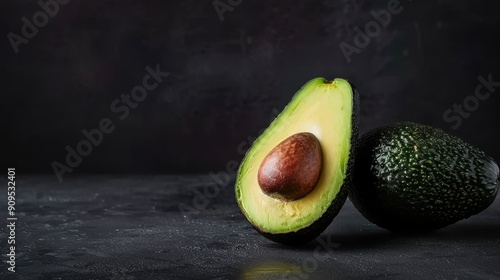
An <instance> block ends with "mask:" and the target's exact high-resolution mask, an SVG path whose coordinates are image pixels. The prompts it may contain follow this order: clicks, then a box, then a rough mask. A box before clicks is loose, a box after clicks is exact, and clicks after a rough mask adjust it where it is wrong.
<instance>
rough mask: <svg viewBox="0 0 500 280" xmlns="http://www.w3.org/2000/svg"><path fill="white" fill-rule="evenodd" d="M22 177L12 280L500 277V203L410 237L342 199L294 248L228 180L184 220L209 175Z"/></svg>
mask: <svg viewBox="0 0 500 280" xmlns="http://www.w3.org/2000/svg"><path fill="white" fill-rule="evenodd" d="M17 179H18V181H17V185H16V187H17V200H18V201H17V202H18V205H17V216H18V228H17V248H18V249H17V250H18V251H17V257H18V258H17V263H16V264H17V265H16V269H17V273H16V274H15V275H14V276H13V275H12V274H7V273H6V269H5V268H3V269H2V270H1V271H0V278H1V279H72V280H79V279H85V280H88V279H353V278H368V279H376V278H384V279H421V278H428V279H498V278H499V277H500V268H499V265H498V264H499V263H500V220H499V217H500V199H497V200H496V201H495V202H494V204H493V205H492V206H491V207H490V208H488V209H487V210H485V211H484V212H482V213H481V214H479V215H477V216H473V217H471V218H470V219H468V220H465V221H461V222H459V223H457V224H455V225H452V226H450V227H448V228H445V229H443V230H440V231H437V232H434V233H432V234H427V235H415V236H407V235H406V236H403V235H395V234H392V233H390V232H388V231H386V230H383V229H381V228H378V227H377V226H375V225H373V224H371V223H369V222H367V221H366V220H365V219H364V218H363V217H362V216H361V215H360V214H359V213H358V212H357V211H356V209H354V207H353V206H352V204H351V203H350V202H347V203H346V205H345V206H344V208H343V209H342V210H341V212H340V214H339V216H337V218H336V219H335V220H334V222H333V224H332V225H330V227H329V228H328V229H327V230H326V231H325V232H324V233H323V234H322V235H321V237H320V238H321V241H319V243H318V241H317V240H316V241H313V242H311V243H310V244H307V245H306V246H303V247H299V248H290V247H286V246H283V245H280V244H276V243H273V242H271V241H268V240H267V239H265V238H263V237H262V236H260V235H259V234H258V233H257V232H256V231H254V230H253V229H252V228H251V227H250V225H249V224H248V223H247V222H246V221H245V220H244V218H243V216H242V215H241V214H240V212H239V209H238V207H237V205H236V203H235V201H234V198H233V195H234V193H233V185H232V183H230V184H228V185H227V186H225V187H223V188H221V189H220V192H219V193H218V194H217V195H213V196H212V195H210V198H208V199H207V200H206V201H203V200H200V196H198V201H199V202H200V201H201V202H208V205H207V206H206V207H205V209H203V210H200V211H199V213H191V214H187V215H182V214H181V212H180V210H179V205H180V204H181V203H183V204H184V205H185V206H191V207H193V205H194V204H193V198H195V197H196V193H200V192H201V193H203V192H204V191H205V190H204V189H205V188H206V190H207V191H213V192H212V194H214V193H216V191H215V192H214V190H217V189H216V188H215V187H216V184H215V183H214V182H213V181H211V179H210V177H208V176H88V177H73V178H72V179H70V180H66V181H64V182H63V183H61V184H59V183H56V182H54V179H53V178H52V177H51V176H49V177H47V176H27V177H26V176H25V177H24V178H23V176H22V175H21V174H18V178H17ZM197 191H199V192H197ZM0 199H1V201H5V193H2V194H1V195H0ZM5 212H6V211H2V213H5ZM2 215H4V216H3V217H2V218H3V219H4V221H5V214H2ZM0 240H2V244H4V242H5V240H6V233H5V231H4V230H2V235H1V238H0ZM321 243H324V244H325V243H327V245H326V247H328V248H329V249H328V251H327V250H326V249H325V247H322V246H321V245H320V244H321ZM328 244H329V245H328ZM2 248H5V247H4V246H2ZM2 250H5V249H2ZM4 253H5V252H2V255H3V258H5V254H4ZM315 256H316V257H318V258H319V259H315Z"/></svg>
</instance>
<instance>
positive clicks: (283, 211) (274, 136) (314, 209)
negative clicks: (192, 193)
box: [235, 78, 358, 244]
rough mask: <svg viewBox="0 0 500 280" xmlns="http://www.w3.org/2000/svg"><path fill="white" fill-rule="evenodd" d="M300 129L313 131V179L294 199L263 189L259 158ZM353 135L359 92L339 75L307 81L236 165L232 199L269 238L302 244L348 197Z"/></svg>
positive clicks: (356, 132) (320, 229) (356, 122)
mask: <svg viewBox="0 0 500 280" xmlns="http://www.w3.org/2000/svg"><path fill="white" fill-rule="evenodd" d="M300 134H307V135H309V134H312V135H314V137H315V138H316V139H317V140H318V142H319V145H320V147H321V156H322V162H321V172H320V174H319V177H318V178H317V179H318V180H317V183H316V184H315V186H313V189H312V190H311V191H310V192H309V193H307V194H306V195H305V196H303V197H300V198H297V199H295V200H283V199H279V196H278V198H277V196H271V195H269V194H266V193H265V192H264V191H263V190H262V188H261V186H260V184H259V183H260V181H259V169H260V167H261V165H262V162H263V161H264V159H265V158H267V155H268V154H270V152H271V151H272V150H273V149H275V147H277V146H279V145H280V143H283V141H284V140H286V139H289V138H290V137H292V136H294V135H300ZM357 137H358V94H357V92H356V90H355V89H354V88H353V87H352V86H351V84H349V82H347V81H346V80H344V79H340V78H337V79H334V80H333V81H328V80H326V79H324V78H315V79H313V80H311V81H309V82H307V83H306V84H305V85H304V86H303V87H302V88H301V89H300V90H299V91H298V92H297V93H296V94H295V95H294V97H293V99H292V100H291V101H290V103H289V104H288V105H287V106H286V107H285V109H284V110H283V112H281V113H280V114H279V115H278V117H277V118H276V119H275V120H274V121H273V122H272V123H271V125H270V126H269V127H268V128H267V129H266V130H265V131H264V132H263V133H262V135H260V136H259V138H257V140H256V141H255V142H254V143H253V145H252V147H251V148H250V149H249V150H248V152H247V154H246V155H245V157H244V159H243V161H242V163H241V165H240V168H239V170H238V175H237V179H236V187H235V188H236V190H235V192H236V200H237V201H238V205H239V207H240V209H241V211H242V213H243V214H244V216H245V217H246V218H247V220H248V221H249V222H250V224H251V225H252V226H253V227H254V228H255V229H256V230H257V231H259V232H260V233H261V234H262V235H264V236H265V237H267V238H268V239H270V240H273V241H276V242H279V243H284V244H299V243H304V242H307V241H309V240H311V239H313V238H315V237H316V236H318V235H319V234H320V233H321V232H323V231H324V230H325V229H326V228H327V227H328V225H329V224H330V223H331V222H332V220H333V218H334V217H335V216H336V215H337V214H338V212H339V210H340V208H341V207H342V205H343V204H344V202H345V200H346V198H347V187H348V185H349V184H350V182H351V170H352V165H353V157H354V154H353V153H354V150H355V143H356V140H357ZM299 162H300V161H299ZM278 171H279V170H278ZM295 173H297V172H295ZM299 173H300V172H299ZM285 179H286V178H285ZM285 181H286V180H285Z"/></svg>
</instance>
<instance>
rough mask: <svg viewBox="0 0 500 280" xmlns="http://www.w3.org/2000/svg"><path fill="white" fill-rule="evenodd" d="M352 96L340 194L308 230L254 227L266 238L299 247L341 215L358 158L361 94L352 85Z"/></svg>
mask: <svg viewBox="0 0 500 280" xmlns="http://www.w3.org/2000/svg"><path fill="white" fill-rule="evenodd" d="M351 88H352V95H353V108H352V117H351V121H352V124H351V127H352V131H351V147H350V150H349V159H348V161H347V171H346V177H345V179H344V182H343V184H342V186H341V187H340V190H339V193H338V194H337V196H336V197H335V199H334V200H333V201H332V202H331V204H330V206H329V207H328V210H327V211H326V212H325V213H324V214H323V216H321V218H319V219H317V220H316V221H314V222H313V223H312V224H311V225H309V226H308V227H306V228H303V229H300V230H298V231H296V232H289V233H277V234H273V233H269V232H265V231H263V230H262V229H260V228H258V227H256V226H254V225H252V226H253V227H254V228H255V229H256V230H257V231H258V232H259V233H261V234H262V235H263V236H264V237H266V238H268V239H270V240H272V241H275V242H278V243H282V244H286V245H291V246H298V245H301V244H304V243H306V242H308V241H311V240H312V239H314V238H316V237H318V236H319V235H320V234H321V233H322V232H323V231H324V230H325V229H326V228H327V227H328V226H329V225H330V224H331V223H332V221H333V219H334V218H335V216H337V214H338V213H339V211H340V209H341V208H342V206H343V205H344V203H345V201H346V199H347V195H348V189H349V187H350V185H351V184H352V174H353V167H354V158H355V156H356V154H355V152H356V144H357V141H358V131H359V94H358V91H357V89H356V88H355V87H354V86H353V85H352V84H351ZM322 172H335V171H334V170H331V171H327V170H323V171H322Z"/></svg>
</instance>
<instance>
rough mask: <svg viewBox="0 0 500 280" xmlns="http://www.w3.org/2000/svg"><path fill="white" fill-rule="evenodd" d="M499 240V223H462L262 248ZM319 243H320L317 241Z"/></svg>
mask: <svg viewBox="0 0 500 280" xmlns="http://www.w3.org/2000/svg"><path fill="white" fill-rule="evenodd" d="M499 236H500V221H499V223H496V224H491V223H481V222H470V221H467V222H462V223H460V222H459V223H457V224H454V225H450V226H448V227H445V228H442V229H439V230H434V231H422V232H392V231H389V230H385V229H382V228H379V227H373V228H370V229H364V230H363V231H357V232H348V231H343V232H340V233H326V234H322V235H320V236H319V237H317V238H316V239H313V240H311V241H310V242H308V243H306V244H302V245H297V246H287V245H283V244H279V243H272V242H269V243H266V244H264V247H266V248H270V249H281V250H290V251H299V252H300V251H305V252H307V251H313V250H315V249H316V248H317V247H318V246H321V247H323V248H324V247H325V246H328V247H329V249H331V250H332V251H338V252H342V251H353V250H363V249H374V248H379V247H386V248H387V247H400V246H405V247H412V246H413V245H414V244H415V241H416V240H418V241H443V242H445V241H455V242H467V243H471V242H482V243H484V242H488V241H490V242H497V241H498V238H499ZM318 239H320V240H318Z"/></svg>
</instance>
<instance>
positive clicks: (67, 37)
mask: <svg viewBox="0 0 500 280" xmlns="http://www.w3.org/2000/svg"><path fill="white" fill-rule="evenodd" d="M361 2H362V3H361ZM401 3H402V5H403V7H404V10H403V11H402V12H401V13H400V14H398V15H394V16H393V17H392V21H391V22H390V24H389V26H387V27H386V28H383V29H382V32H381V33H380V35H379V36H377V37H376V38H374V39H372V42H371V43H370V45H368V46H367V47H366V48H364V49H362V51H361V53H360V54H359V55H353V56H352V63H350V64H349V63H347V61H346V59H345V58H344V57H343V55H342V52H341V50H340V48H339V43H340V42H342V41H345V42H349V43H351V44H352V40H353V38H352V36H353V33H352V28H353V27H354V26H360V27H364V26H365V24H366V23H367V22H368V21H370V20H372V17H371V15H370V14H369V11H370V10H372V9H376V10H379V9H382V8H385V7H386V5H387V1H359V0H342V1H295V2H293V4H291V3H290V2H289V1H261V0H259V1H243V2H242V4H241V5H239V6H237V7H235V8H234V11H232V12H227V13H225V14H224V21H223V22H221V21H220V20H219V17H218V15H217V13H216V11H215V9H214V7H213V5H212V1H192V0H189V1H117V0H113V1H81V0H72V1H70V2H69V3H68V4H67V5H64V6H61V7H60V11H59V13H58V14H57V15H56V16H55V17H54V18H52V19H50V21H49V23H48V24H47V25H46V26H45V27H43V28H40V30H39V32H38V34H37V35H36V36H35V37H34V38H33V39H30V41H29V43H28V44H25V45H20V51H19V53H18V54H15V53H14V51H13V49H12V47H11V46H10V43H9V41H8V39H7V33H9V32H14V33H17V34H20V30H21V27H22V22H21V20H20V19H21V17H23V16H27V17H28V18H31V17H32V15H33V13H34V12H36V11H38V10H40V8H39V6H38V4H36V1H8V2H5V3H3V5H2V8H1V9H0V23H1V25H0V28H1V29H0V31H1V34H3V36H4V37H2V38H3V39H2V40H1V46H0V47H1V49H0V65H1V71H2V73H1V85H0V91H1V92H2V97H3V100H2V114H3V117H2V122H3V130H2V138H3V143H4V144H3V145H2V148H3V150H4V152H5V154H4V156H2V164H4V165H9V166H15V167H17V170H18V172H37V173H40V172H41V173H45V172H47V173H51V172H52V168H51V165H50V164H51V162H53V161H59V162H61V163H63V162H64V157H65V155H66V151H65V149H64V148H65V146H66V145H70V146H72V147H75V146H76V144H77V143H78V141H80V140H82V139H84V138H83V136H82V134H81V130H82V129H92V128H95V127H97V125H98V122H99V120H100V119H101V118H104V117H110V118H112V119H113V120H114V121H115V124H116V125H117V127H116V129H115V131H114V132H113V133H111V134H109V135H106V136H105V138H104V141H103V143H102V144H101V145H100V146H99V147H97V148H94V151H93V152H92V154H91V155H90V156H88V157H86V158H84V160H83V162H82V164H81V165H80V166H78V167H77V168H75V171H74V173H73V174H75V173H86V172H89V173H108V172H109V173H120V172H135V173H150V172H153V173H195V172H209V171H218V170H224V169H225V165H226V163H227V162H228V161H229V160H233V159H234V160H237V161H239V160H241V158H242V156H243V155H242V153H241V151H239V150H238V145H239V144H240V143H241V142H242V141H247V138H248V137H249V136H255V135H256V134H257V132H258V131H259V130H260V129H261V128H263V127H265V126H267V125H268V124H269V121H270V119H271V118H272V117H273V116H274V115H275V113H273V109H274V108H276V109H278V110H281V109H282V108H283V107H284V106H285V105H286V103H287V102H288V101H289V100H290V98H291V97H292V95H293V94H294V93H295V91H296V90H298V89H299V88H300V86H301V85H303V84H304V83H305V82H306V81H307V80H309V79H311V78H313V77H316V76H324V77H326V78H333V77H344V78H348V79H349V80H350V81H352V82H353V83H354V84H355V85H356V86H357V87H358V89H359V92H360V95H361V132H365V131H367V130H368V129H371V128H374V127H377V126H379V125H383V124H388V123H392V122H395V121H398V120H411V121H418V122H422V123H425V124H430V125H434V126H436V127H440V128H443V129H445V130H446V131H448V132H452V133H453V134H455V135H458V136H460V137H462V138H464V139H465V140H467V141H469V142H471V143H472V144H474V145H476V146H478V147H480V148H482V149H483V150H485V151H486V152H487V153H488V154H490V155H491V156H493V157H494V158H496V159H497V161H498V160H499V159H500V148H499V145H498V144H497V143H498V139H499V138H498V136H499V131H498V129H497V128H498V127H499V118H498V115H499V113H498V108H497V107H498V105H497V104H498V101H499V99H498V96H497V95H498V93H493V94H492V96H491V97H490V98H489V99H488V100H487V101H483V102H481V103H480V106H479V108H478V110H477V111H475V112H473V113H472V115H471V117H470V118H468V119H465V120H464V122H463V124H462V126H461V127H460V128H459V129H457V130H453V129H451V126H450V123H446V122H445V121H444V120H443V117H442V116H443V112H444V111H445V110H447V109H448V108H450V107H451V106H452V105H453V104H454V103H461V102H462V101H463V100H464V98H465V97H466V96H468V95H470V94H473V93H474V89H475V87H476V85H477V84H478V81H477V76H478V75H483V76H487V75H488V74H492V75H493V79H494V80H500V69H499V66H498V62H499V54H498V50H499V49H500V43H499V41H498V39H499V38H498V37H499V36H500V17H498V8H499V7H500V4H498V2H497V1H463V0H460V1H451V0H442V1H413V2H411V1H401ZM158 63H159V64H161V68H162V70H163V71H168V72H170V73H171V75H170V76H169V77H167V78H166V79H165V81H164V82H163V83H162V84H161V85H160V87H158V88H157V89H156V90H155V91H153V92H151V93H150V94H149V96H148V98H147V99H146V100H145V101H144V102H142V103H140V104H139V107H138V108H137V109H135V110H134V111H132V112H131V115H130V116H129V117H128V118H127V119H125V120H124V121H118V120H117V119H116V115H115V114H114V113H112V112H111V111H110V104H111V102H112V101H113V100H114V99H116V98H118V97H119V96H120V94H121V93H129V92H130V90H131V88H132V87H134V86H135V85H138V84H140V83H141V80H142V77H143V76H144V74H145V70H144V67H145V66H147V65H152V66H154V65H156V64H158ZM5 141H6V143H5ZM66 176H71V175H66ZM53 178H54V179H55V176H54V177H53Z"/></svg>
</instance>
